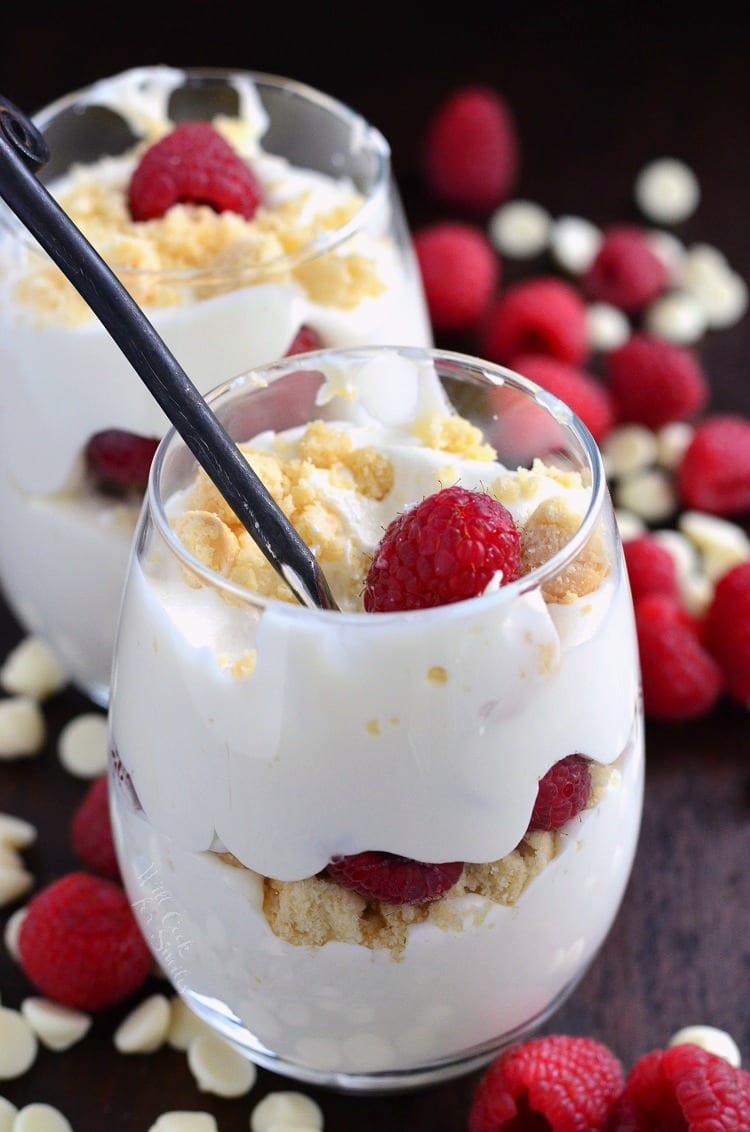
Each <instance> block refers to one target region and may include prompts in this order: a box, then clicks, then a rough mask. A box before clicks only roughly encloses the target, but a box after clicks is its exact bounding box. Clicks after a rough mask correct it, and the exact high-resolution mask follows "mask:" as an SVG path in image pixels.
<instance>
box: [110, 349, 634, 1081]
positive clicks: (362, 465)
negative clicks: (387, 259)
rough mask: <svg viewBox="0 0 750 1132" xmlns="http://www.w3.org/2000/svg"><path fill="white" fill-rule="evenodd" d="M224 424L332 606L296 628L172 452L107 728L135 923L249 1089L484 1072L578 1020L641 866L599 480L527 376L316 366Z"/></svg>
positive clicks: (622, 583)
mask: <svg viewBox="0 0 750 1132" xmlns="http://www.w3.org/2000/svg"><path fill="white" fill-rule="evenodd" d="M208 399H209V403H210V405H211V406H212V408H213V410H214V412H215V413H216V414H217V416H218V417H219V419H220V420H221V421H222V422H223V424H224V426H225V427H226V429H227V431H228V432H229V433H230V435H231V436H232V438H233V439H234V440H235V441H236V443H237V444H238V445H239V446H240V448H241V451H242V452H243V453H244V454H245V456H246V458H247V459H248V460H249V462H250V464H251V465H252V467H253V469H254V470H255V471H256V473H257V474H258V475H259V476H260V477H261V479H262V480H263V482H264V484H265V485H266V487H267V488H268V490H269V491H270V492H271V493H272V495H273V496H274V498H275V499H276V501H277V502H278V504H279V506H280V507H281V508H282V510H283V511H284V512H285V513H286V514H287V516H288V517H289V518H290V520H291V521H292V523H293V524H294V526H295V527H296V529H297V530H298V531H299V532H300V534H301V535H302V537H303V538H304V540H305V542H306V543H307V544H308V545H309V546H310V547H311V548H312V549H313V551H314V553H315V555H316V556H317V558H318V561H319V562H320V565H321V568H322V570H323V573H324V574H325V576H326V578H327V580H328V582H329V584H330V586H331V589H332V592H333V595H334V597H335V599H336V603H337V605H338V607H339V608H338V609H335V610H320V609H311V608H306V607H303V606H302V605H300V604H298V603H297V602H296V601H295V599H294V598H293V596H292V594H291V591H290V590H289V589H288V588H287V586H286V584H285V583H284V582H283V581H282V579H281V577H280V576H279V574H277V573H276V572H275V570H274V569H273V568H272V567H271V566H270V565H269V563H268V561H267V560H266V559H265V558H264V556H263V554H262V553H261V551H260V550H259V549H258V547H257V545H256V544H255V543H254V542H253V540H252V539H251V538H250V536H249V535H248V533H247V532H246V531H245V529H244V527H242V526H241V525H240V523H239V522H238V521H237V519H236V517H235V515H234V514H233V512H232V511H231V509H230V508H229V507H228V505H227V504H226V502H225V501H224V500H223V498H222V497H221V495H220V494H219V493H218V491H217V490H216V488H215V486H214V484H213V483H212V482H211V481H210V480H209V479H208V477H207V476H206V474H205V473H204V472H203V471H202V469H200V468H198V467H197V465H196V462H195V460H194V458H193V457H192V456H191V455H190V453H189V452H188V450H187V448H186V447H185V445H184V443H183V442H182V441H181V440H180V438H179V437H178V436H177V435H176V434H175V433H174V432H170V433H169V434H168V436H167V437H166V438H165V439H164V440H163V441H162V443H161V445H160V448H159V451H158V452H157V455H156V458H155V460H154V463H153V466H152V470H151V476H150V481H149V488H148V495H147V504H146V506H145V507H144V510H143V513H142V516H141V519H140V521H139V526H138V530H137V533H136V538H135V542H134V548H133V554H132V557H131V561H130V567H129V571H128V576H127V580H126V584H125V589H124V596H123V604H122V608H121V614H120V620H119V628H118V635H117V643H116V648H115V656H114V665H113V684H112V698H111V703H110V711H109V718H110V797H111V809H112V815H113V826H114V831H115V841H116V846H117V851H118V857H119V861H120V864H121V869H122V874H123V879H124V883H125V885H126V888H127V891H128V893H129V896H130V899H131V902H132V905H133V907H134V909H135V912H136V915H137V917H138V920H139V923H140V924H141V927H142V929H143V932H144V934H145V936H146V938H147V940H148V941H149V943H150V946H151V948H152V950H153V952H154V954H155V956H156V957H157V959H158V961H159V963H160V964H161V966H162V968H163V970H164V972H165V974H166V976H167V977H168V978H169V979H171V981H172V983H173V985H174V987H175V988H176V990H177V991H178V992H179V993H180V995H182V996H183V998H184V1000H185V1001H186V1002H187V1003H188V1004H189V1005H190V1007H191V1008H192V1009H193V1010H195V1011H196V1012H197V1013H198V1014H199V1015H200V1016H201V1017H202V1018H203V1019H205V1020H206V1021H207V1022H208V1023H210V1024H211V1025H212V1026H213V1027H215V1029H216V1030H217V1031H219V1032H220V1033H221V1034H223V1035H224V1036H225V1037H226V1038H228V1039H229V1040H230V1041H231V1042H232V1043H234V1045H235V1046H236V1047H237V1048H238V1049H240V1050H242V1051H244V1052H245V1053H246V1055H247V1056H248V1057H250V1058H251V1059H253V1060H254V1061H256V1062H257V1063H259V1064H261V1065H263V1066H266V1067H269V1068H271V1069H273V1070H275V1071H277V1072H280V1073H282V1074H286V1075H288V1076H290V1077H293V1078H296V1079H297V1080H301V1081H307V1082H311V1083H319V1084H324V1085H329V1086H333V1087H336V1088H340V1089H344V1090H352V1091H357V1090H359V1091H362V1092H369V1091H377V1090H397V1089H404V1088H411V1087H417V1086H421V1085H424V1084H428V1083H431V1082H433V1081H436V1080H440V1079H447V1078H449V1077H451V1076H455V1075H458V1074H462V1073H464V1072H467V1071H468V1070H470V1069H472V1068H474V1067H476V1066H479V1065H481V1064H484V1063H485V1062H486V1061H488V1060H490V1059H491V1058H492V1057H493V1056H494V1055H495V1053H496V1052H497V1051H498V1050H499V1049H501V1048H502V1047H504V1046H505V1045H506V1044H507V1043H509V1042H510V1041H514V1040H517V1039H520V1038H521V1037H523V1036H524V1035H526V1034H528V1033H530V1032H531V1031H533V1030H534V1029H535V1028H536V1027H538V1026H539V1025H541V1023H542V1022H543V1021H544V1020H545V1019H547V1018H548V1017H549V1016H550V1014H551V1013H552V1012H553V1011H554V1010H555V1009H556V1008H557V1007H558V1005H559V1004H560V1003H561V1002H562V1001H563V999H564V998H565V997H566V996H567V995H568V994H569V992H570V991H571V990H572V988H573V987H574V986H575V985H576V983H577V981H578V980H579V979H580V978H581V976H582V975H583V973H584V972H585V970H586V968H587V967H588V965H589V964H590V963H591V961H592V959H593V958H594V956H595V955H596V954H597V951H598V949H599V948H600V946H601V944H602V942H603V940H604V939H605V937H606V935H607V933H608V931H609V929H610V927H611V925H612V922H613V920H614V918H615V916H616V913H617V910H618V907H619V905H620V902H621V899H622V897H623V893H624V890H625V887H626V884H627V881H628V877H629V874H630V870H631V865H632V861H633V856H634V852H635V847H636V842H637V837H638V830H639V825H640V817H641V806H642V791H643V739H642V706H641V699H640V684H639V667H638V653H637V644H636V637H635V631H634V621H633V612H632V601H631V595H630V591H629V587H628V581H627V577H626V573H625V570H624V567H623V557H622V550H621V545H620V542H619V540H618V535H617V530H616V526H615V522H614V518H613V510H612V506H611V503H610V500H609V496H608V494H607V488H606V482H605V479H604V474H603V470H602V465H601V459H600V456H599V452H598V450H597V448H596V445H595V444H594V442H593V440H592V438H591V436H590V434H589V433H588V432H587V431H586V429H585V428H584V426H583V425H582V424H581V422H580V421H579V420H578V419H577V418H576V417H575V416H574V415H573V414H572V412H571V411H570V409H569V408H568V407H567V406H565V405H563V404H562V403H561V402H559V401H557V400H556V399H555V398H553V397H552V396H551V395H550V394H549V393H547V392H545V391H543V390H542V389H540V388H538V387H537V386H535V385H533V384H532V383H531V382H529V381H527V380H526V379H524V378H523V377H522V376H519V375H516V374H513V373H512V372H511V371H509V370H506V369H503V368H500V367H498V366H494V365H490V364H488V363H485V362H483V361H480V360H478V359H473V358H469V357H466V356H464V355H460V354H455V353H451V352H445V351H438V350H431V349H427V348H417V347H411V348H410V347H403V348H396V347H386V346H376V347H369V348H346V349H332V350H327V351H315V352H311V353H306V354H304V355H299V356H297V357H296V358H289V359H283V360H281V361H278V362H276V363H274V364H272V365H269V366H263V367H259V368H256V369H254V370H251V371H248V372H247V373H246V374H243V375H241V376H239V377H236V378H234V379H232V380H230V381H228V382H227V383H226V384H224V385H223V386H221V387H219V388H218V389H217V390H216V391H214V392H213V393H212V394H211V395H210V396H209V398H208Z"/></svg>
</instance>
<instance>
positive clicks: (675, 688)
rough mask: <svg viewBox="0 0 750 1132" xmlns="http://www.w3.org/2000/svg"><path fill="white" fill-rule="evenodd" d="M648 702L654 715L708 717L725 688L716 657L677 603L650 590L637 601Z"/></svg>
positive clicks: (676, 717)
mask: <svg viewBox="0 0 750 1132" xmlns="http://www.w3.org/2000/svg"><path fill="white" fill-rule="evenodd" d="M635 623H636V629H637V633H638V649H639V655H640V662H641V678H642V682H643V706H644V708H645V711H646V714H647V715H648V716H650V717H651V718H653V719H662V720H673V721H679V720H685V719H696V718H698V717H699V716H702V715H706V714H707V713H708V712H709V711H710V710H711V709H712V708H713V707H714V705H715V704H716V702H717V701H718V699H719V697H720V695H721V694H722V691H723V688H724V681H723V678H722V673H721V669H720V667H719V665H718V664H717V662H716V660H715V659H714V658H713V656H712V655H711V654H710V652H709V651H708V650H707V648H706V647H705V646H704V645H703V643H702V642H701V640H700V637H699V634H698V630H697V627H696V625H695V623H694V622H693V620H692V619H691V618H690V616H689V615H688V614H687V613H686V612H685V611H684V610H683V609H682V608H681V606H680V604H679V602H678V601H676V600H675V599H674V598H673V597H670V596H669V595H668V594H663V593H649V594H645V595H644V596H643V597H641V598H639V599H638V600H637V601H636V602H635Z"/></svg>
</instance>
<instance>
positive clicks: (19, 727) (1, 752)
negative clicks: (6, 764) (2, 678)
mask: <svg viewBox="0 0 750 1132" xmlns="http://www.w3.org/2000/svg"><path fill="white" fill-rule="evenodd" d="M46 738H47V727H46V724H45V722H44V716H43V715H42V711H41V708H40V707H39V704H38V703H37V701H36V700H33V699H32V698H31V696H11V697H10V698H9V699H6V700H0V759H17V758H25V757H27V756H29V755H37V754H39V752H40V751H41V749H42V747H43V746H44V741H45V739H46Z"/></svg>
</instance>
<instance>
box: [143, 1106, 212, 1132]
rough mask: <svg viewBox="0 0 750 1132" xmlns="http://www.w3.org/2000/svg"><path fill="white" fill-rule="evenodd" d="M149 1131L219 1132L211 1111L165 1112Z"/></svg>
mask: <svg viewBox="0 0 750 1132" xmlns="http://www.w3.org/2000/svg"><path fill="white" fill-rule="evenodd" d="M148 1132H219V1125H218V1124H217V1123H216V1117H215V1116H211V1113H210V1112H177V1111H175V1112H163V1113H162V1114H161V1116H160V1117H159V1119H158V1120H157V1121H156V1123H155V1124H152V1125H151V1127H150V1128H149V1130H148Z"/></svg>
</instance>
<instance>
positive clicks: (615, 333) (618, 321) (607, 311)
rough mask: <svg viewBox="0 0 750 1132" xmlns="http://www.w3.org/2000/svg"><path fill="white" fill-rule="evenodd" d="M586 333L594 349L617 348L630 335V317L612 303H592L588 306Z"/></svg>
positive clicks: (602, 351) (601, 350) (607, 349)
mask: <svg viewBox="0 0 750 1132" xmlns="http://www.w3.org/2000/svg"><path fill="white" fill-rule="evenodd" d="M586 335H587V338H588V343H589V346H590V347H591V349H592V350H598V351H599V352H601V353H605V354H606V353H608V352H609V351H610V350H616V349H617V348H618V346H622V345H624V343H625V342H627V340H628V338H629V337H630V323H629V322H628V317H627V315H626V314H623V312H622V311H621V310H618V308H617V307H613V306H612V305H611V304H610V303H591V304H590V305H589V306H588V307H587V308H586Z"/></svg>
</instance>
